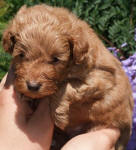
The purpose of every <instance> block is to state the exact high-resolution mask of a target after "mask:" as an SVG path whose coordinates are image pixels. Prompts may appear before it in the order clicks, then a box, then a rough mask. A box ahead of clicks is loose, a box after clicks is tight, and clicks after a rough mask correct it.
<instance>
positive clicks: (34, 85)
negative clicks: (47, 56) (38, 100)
mask: <svg viewBox="0 0 136 150" xmlns="http://www.w3.org/2000/svg"><path fill="white" fill-rule="evenodd" d="M26 84H27V88H28V89H29V90H30V91H38V90H39V89H40V87H41V84H40V83H38V82H35V81H27V82H26Z"/></svg>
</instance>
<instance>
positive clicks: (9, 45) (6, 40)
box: [2, 27, 16, 54]
mask: <svg viewBox="0 0 136 150" xmlns="http://www.w3.org/2000/svg"><path fill="white" fill-rule="evenodd" d="M15 43H16V39H15V34H14V33H13V32H12V31H11V29H10V27H9V28H8V29H6V30H5V32H4V33H3V38H2V44H3V48H4V50H5V51H6V52H8V53H10V54H12V52H13V49H14V46H15Z"/></svg>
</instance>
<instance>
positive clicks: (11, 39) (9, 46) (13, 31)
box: [2, 5, 27, 54]
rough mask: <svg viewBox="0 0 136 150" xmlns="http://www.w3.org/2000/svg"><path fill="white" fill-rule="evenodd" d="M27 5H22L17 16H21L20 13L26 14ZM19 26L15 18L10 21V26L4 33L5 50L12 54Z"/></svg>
mask: <svg viewBox="0 0 136 150" xmlns="http://www.w3.org/2000/svg"><path fill="white" fill-rule="evenodd" d="M26 9H27V7H26V5H24V6H22V7H21V8H20V9H19V11H18V12H17V15H16V17H15V18H21V17H20V15H21V14H24V13H25V11H26ZM18 28H19V25H17V24H16V22H15V21H14V20H13V21H12V22H10V24H9V26H8V27H7V29H6V30H5V32H4V33H3V39H2V43H3V47H4V50H5V51H6V52H8V53H10V54H12V52H13V49H14V46H15V43H16V37H17V29H18Z"/></svg>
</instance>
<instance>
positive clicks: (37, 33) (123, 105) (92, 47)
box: [3, 5, 133, 150]
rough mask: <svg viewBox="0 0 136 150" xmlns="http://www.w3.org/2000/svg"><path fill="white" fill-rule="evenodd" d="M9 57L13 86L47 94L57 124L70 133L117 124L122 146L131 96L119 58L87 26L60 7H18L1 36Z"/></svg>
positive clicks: (27, 93) (23, 91)
mask: <svg viewBox="0 0 136 150" xmlns="http://www.w3.org/2000/svg"><path fill="white" fill-rule="evenodd" d="M3 47H4V49H5V51H7V52H9V53H10V54H12V56H13V61H12V64H13V66H14V69H15V71H14V72H15V75H16V79H15V83H14V86H15V89H16V90H17V91H18V92H20V93H21V94H23V95H25V96H27V97H29V98H31V99H40V98H43V97H46V98H47V99H49V101H50V108H51V114H52V117H53V119H54V122H55V124H56V126H57V127H59V128H60V129H61V130H63V131H65V132H66V133H68V134H69V135H72V136H74V135H76V134H80V133H84V132H89V131H92V130H98V129H102V128H118V129H119V130H120V133H121V135H120V138H119V140H118V142H117V143H116V150H124V149H125V147H126V144H127V142H128V140H129V137H130V133H131V127H132V109H133V99H132V92H131V88H130V84H129V81H128V78H127V77H126V75H125V73H124V71H123V70H122V67H121V64H120V62H119V61H118V60H117V59H116V58H115V57H113V56H112V54H110V52H109V51H108V50H107V49H106V48H105V46H104V45H103V44H102V42H101V41H100V40H99V38H98V37H97V35H96V34H95V33H94V31H93V30H92V29H91V28H90V27H89V25H88V24H87V23H86V22H84V21H81V20H80V19H78V18H77V17H76V16H75V15H73V14H72V13H70V12H69V11H68V10H66V9H64V8H56V7H51V6H47V5H37V6H33V7H30V8H27V7H26V6H23V7H22V8H21V9H20V10H19V12H18V13H17V15H16V16H15V18H14V19H13V20H12V21H11V22H10V24H9V26H8V28H7V29H6V30H5V32H4V34H3Z"/></svg>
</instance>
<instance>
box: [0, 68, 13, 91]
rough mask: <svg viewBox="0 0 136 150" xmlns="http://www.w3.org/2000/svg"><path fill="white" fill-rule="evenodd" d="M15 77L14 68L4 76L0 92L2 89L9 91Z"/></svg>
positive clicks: (0, 84)
mask: <svg viewBox="0 0 136 150" xmlns="http://www.w3.org/2000/svg"><path fill="white" fill-rule="evenodd" d="M14 78H15V75H14V69H13V66H11V67H10V69H9V71H8V73H7V74H6V75H5V76H4V78H3V79H2V81H1V83H0V91H1V90H2V89H9V88H10V86H12V84H13V81H14Z"/></svg>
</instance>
